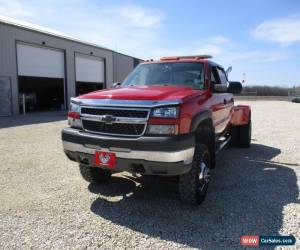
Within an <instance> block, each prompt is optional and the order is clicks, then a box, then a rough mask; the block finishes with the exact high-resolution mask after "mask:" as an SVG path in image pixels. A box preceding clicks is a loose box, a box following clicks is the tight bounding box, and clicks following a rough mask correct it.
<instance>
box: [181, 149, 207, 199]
mask: <svg viewBox="0 0 300 250" xmlns="http://www.w3.org/2000/svg"><path fill="white" fill-rule="evenodd" d="M210 169H211V162H210V154H209V149H208V147H207V146H206V145H204V144H197V145H196V147H195V153H194V160H193V163H192V168H191V170H190V171H189V172H188V173H186V174H183V175H181V176H180V177H179V195H180V199H181V201H182V202H184V203H187V204H192V205H199V204H200V203H202V201H203V200H204V199H205V196H206V193H207V188H208V184H209V181H210Z"/></svg>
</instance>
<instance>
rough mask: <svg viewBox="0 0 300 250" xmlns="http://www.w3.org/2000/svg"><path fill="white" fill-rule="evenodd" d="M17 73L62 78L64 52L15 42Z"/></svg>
mask: <svg viewBox="0 0 300 250" xmlns="http://www.w3.org/2000/svg"><path fill="white" fill-rule="evenodd" d="M17 58H18V75H19V76H35V77H50V78H64V77H65V72H64V71H65V70H64V69H65V66H64V52H63V51H61V50H54V49H48V48H43V47H38V46H32V45H27V44H17Z"/></svg>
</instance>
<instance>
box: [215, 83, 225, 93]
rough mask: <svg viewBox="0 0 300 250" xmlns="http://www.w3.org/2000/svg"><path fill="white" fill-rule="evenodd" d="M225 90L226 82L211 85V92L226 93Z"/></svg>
mask: <svg viewBox="0 0 300 250" xmlns="http://www.w3.org/2000/svg"><path fill="white" fill-rule="evenodd" d="M227 91H228V90H227V85H226V84H214V85H213V92H216V93H226V92H227Z"/></svg>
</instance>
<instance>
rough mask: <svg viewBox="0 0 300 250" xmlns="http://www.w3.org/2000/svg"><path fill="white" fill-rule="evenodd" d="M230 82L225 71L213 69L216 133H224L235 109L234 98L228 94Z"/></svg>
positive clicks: (213, 108) (213, 67) (212, 81)
mask: <svg viewBox="0 0 300 250" xmlns="http://www.w3.org/2000/svg"><path fill="white" fill-rule="evenodd" d="M227 86H228V81H227V77H226V74H225V71H224V69H222V68H221V67H218V66H212V67H211V88H212V93H213V94H212V101H213V104H212V114H213V123H214V127H215V132H216V133H217V134H220V133H222V132H223V131H224V130H225V129H226V127H227V125H228V123H229V121H230V115H231V109H232V107H233V97H232V95H231V94H228V93H227Z"/></svg>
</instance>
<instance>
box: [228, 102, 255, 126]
mask: <svg viewBox="0 0 300 250" xmlns="http://www.w3.org/2000/svg"><path fill="white" fill-rule="evenodd" d="M250 119H251V108H250V106H247V105H238V106H235V107H233V113H232V116H231V120H230V123H231V125H233V126H240V125H246V124H248V123H249V121H250Z"/></svg>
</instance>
